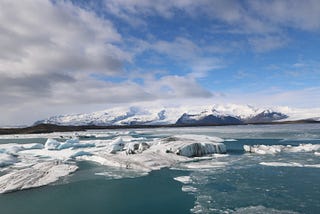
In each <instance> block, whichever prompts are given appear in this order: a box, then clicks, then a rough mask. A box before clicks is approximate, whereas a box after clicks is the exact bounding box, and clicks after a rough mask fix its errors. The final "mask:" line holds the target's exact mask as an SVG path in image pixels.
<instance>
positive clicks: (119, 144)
mask: <svg viewBox="0 0 320 214" xmlns="http://www.w3.org/2000/svg"><path fill="white" fill-rule="evenodd" d="M124 146H125V142H124V141H123V140H122V138H121V137H118V138H116V139H115V140H114V141H113V142H112V143H111V150H110V153H111V154H115V153H116V152H119V151H122V150H123V148H124Z"/></svg>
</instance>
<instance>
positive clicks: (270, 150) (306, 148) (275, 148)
mask: <svg viewBox="0 0 320 214" xmlns="http://www.w3.org/2000/svg"><path fill="white" fill-rule="evenodd" d="M243 149H244V151H246V152H250V153H257V154H261V155H265V154H277V153H280V152H317V151H319V150H320V144H299V146H291V145H287V146H284V145H271V146H268V145H253V146H251V145H243Z"/></svg>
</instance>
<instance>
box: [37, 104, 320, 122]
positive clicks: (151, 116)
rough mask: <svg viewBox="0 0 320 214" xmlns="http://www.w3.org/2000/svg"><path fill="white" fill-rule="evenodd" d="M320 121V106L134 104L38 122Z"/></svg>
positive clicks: (54, 117) (55, 117)
mask: <svg viewBox="0 0 320 214" xmlns="http://www.w3.org/2000/svg"><path fill="white" fill-rule="evenodd" d="M301 119H313V120H317V121H320V109H311V110H310V109H293V108H289V107H273V108H256V107H253V106H250V105H236V104H227V105H220V104H215V105H207V106H179V107H162V106H131V107H117V108H110V109H106V110H103V111H97V112H92V113H86V114H72V115H60V116H53V117H50V118H48V119H45V120H40V121H37V122H36V124H40V123H50V124H57V125H165V124H180V125H183V124H187V125H188V124H189V125H191V124H202V125H205V124H243V123H248V122H249V123H257V122H272V121H284V120H301Z"/></svg>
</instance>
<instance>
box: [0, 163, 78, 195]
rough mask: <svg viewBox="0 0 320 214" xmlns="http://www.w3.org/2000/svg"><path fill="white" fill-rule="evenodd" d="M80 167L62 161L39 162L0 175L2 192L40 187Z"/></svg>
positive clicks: (0, 190)
mask: <svg viewBox="0 0 320 214" xmlns="http://www.w3.org/2000/svg"><path fill="white" fill-rule="evenodd" d="M77 169H78V167H77V166H76V165H74V164H67V163H63V162H60V161H50V162H42V163H37V164H35V165H33V166H31V167H28V168H24V169H20V170H15V171H12V172H10V173H8V174H6V175H3V176H1V177H0V193H6V192H12V191H17V190H23V189H29V188H34V187H40V186H44V185H47V184H50V183H52V182H55V181H57V180H58V179H59V178H60V177H64V176H66V175H69V174H70V173H72V172H74V171H76V170H77Z"/></svg>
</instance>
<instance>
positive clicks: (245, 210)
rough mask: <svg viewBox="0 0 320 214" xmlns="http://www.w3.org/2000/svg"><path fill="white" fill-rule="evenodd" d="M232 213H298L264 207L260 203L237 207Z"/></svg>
mask: <svg viewBox="0 0 320 214" xmlns="http://www.w3.org/2000/svg"><path fill="white" fill-rule="evenodd" d="M232 213H233V214H256V213H272V214H298V213H297V212H293V211H290V210H276V209H272V208H266V207H264V206H262V205H259V206H250V207H242V208H238V209H236V210H235V211H234V212H232Z"/></svg>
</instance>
